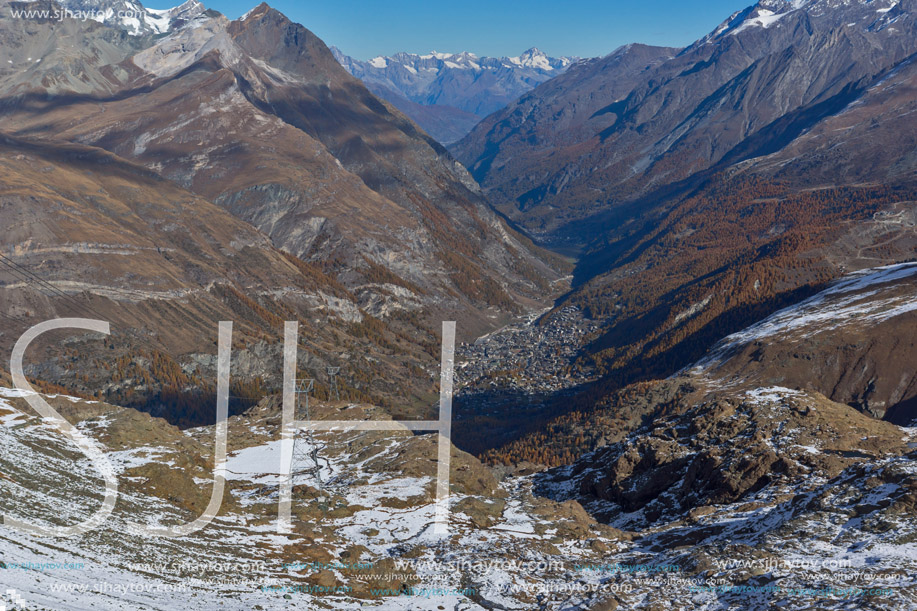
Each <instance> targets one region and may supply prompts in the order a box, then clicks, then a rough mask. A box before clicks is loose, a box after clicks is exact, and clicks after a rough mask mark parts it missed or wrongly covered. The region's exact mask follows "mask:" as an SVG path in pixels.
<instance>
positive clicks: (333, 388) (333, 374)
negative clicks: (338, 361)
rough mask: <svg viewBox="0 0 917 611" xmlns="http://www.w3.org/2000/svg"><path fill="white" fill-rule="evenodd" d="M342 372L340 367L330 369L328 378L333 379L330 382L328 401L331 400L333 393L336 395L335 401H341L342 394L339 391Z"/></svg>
mask: <svg viewBox="0 0 917 611" xmlns="http://www.w3.org/2000/svg"><path fill="white" fill-rule="evenodd" d="M340 370H341V368H340V367H329V368H328V377H329V378H331V381H330V382H329V384H330V388H329V389H328V399H331V395H332V393H333V394H334V400H335V401H340V400H341V393H340V391H339V390H338V372H339V371H340Z"/></svg>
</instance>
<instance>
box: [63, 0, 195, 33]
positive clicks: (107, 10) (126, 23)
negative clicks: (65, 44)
mask: <svg viewBox="0 0 917 611" xmlns="http://www.w3.org/2000/svg"><path fill="white" fill-rule="evenodd" d="M60 4H61V5H62V6H63V7H64V8H65V9H67V10H70V11H72V12H73V13H75V14H77V15H85V16H86V17H87V18H89V19H92V20H93V21H98V22H99V23H104V24H107V25H110V26H114V27H119V28H122V29H124V30H127V32H128V34H131V35H132V36H140V35H144V34H153V35H156V34H166V33H168V32H171V31H172V30H175V29H179V28H182V27H184V26H185V25H187V24H188V23H190V22H192V21H193V20H194V19H195V18H196V17H198V16H200V15H201V14H202V13H204V12H205V11H206V10H207V9H206V7H205V6H204V5H203V4H202V3H200V2H199V1H198V0H187V1H186V2H184V3H183V4H180V5H178V6H175V7H173V8H169V9H151V8H147V7H145V6H143V5H142V4H140V2H137V0H61V2H60Z"/></svg>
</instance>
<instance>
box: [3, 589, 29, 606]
mask: <svg viewBox="0 0 917 611" xmlns="http://www.w3.org/2000/svg"><path fill="white" fill-rule="evenodd" d="M7 603H9V604H10V605H11V606H9V607H7V606H6V605H7ZM7 609H25V599H23V598H22V596H20V595H19V594H18V593H17V592H16V590H12V589H10V590H7V591H6V593H5V594H4V595H3V596H0V611H7Z"/></svg>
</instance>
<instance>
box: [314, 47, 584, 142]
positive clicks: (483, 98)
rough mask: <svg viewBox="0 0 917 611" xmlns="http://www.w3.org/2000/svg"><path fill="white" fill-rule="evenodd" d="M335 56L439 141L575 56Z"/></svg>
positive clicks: (570, 62)
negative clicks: (363, 59)
mask: <svg viewBox="0 0 917 611" xmlns="http://www.w3.org/2000/svg"><path fill="white" fill-rule="evenodd" d="M331 51H332V52H333V53H334V56H335V58H337V60H338V61H339V62H340V63H341V65H342V66H344V68H346V69H347V71H348V72H350V74H352V75H353V76H355V77H357V78H359V79H360V80H361V81H363V83H364V84H365V85H366V86H367V87H368V88H369V90H370V91H372V92H373V93H374V94H376V95H377V96H379V97H380V98H382V99H384V100H387V101H388V102H391V103H392V104H393V105H394V106H395V107H396V108H398V109H399V110H400V111H402V112H403V113H405V114H406V115H408V116H409V117H411V119H413V120H414V121H415V122H416V123H417V124H418V125H420V126H421V127H422V128H424V130H426V131H427V133H429V134H430V135H431V136H433V137H434V138H436V139H437V140H438V141H439V142H442V143H443V144H449V143H452V142H455V141H456V140H459V139H460V138H462V137H463V136H465V134H467V133H468V132H469V131H471V129H472V128H473V127H474V126H475V125H477V123H478V122H479V121H480V120H481V119H483V118H484V117H486V116H487V115H489V114H491V113H493V112H496V111H498V110H500V109H502V108H504V107H505V106H507V105H508V104H510V103H511V102H513V101H515V100H516V99H517V98H518V97H519V96H521V95H522V94H524V93H526V92H528V91H529V90H531V89H532V88H534V87H535V86H537V85H539V84H540V83H543V82H545V81H547V80H549V79H551V78H554V77H555V76H557V75H559V74H562V73H563V72H564V71H566V70H567V69H568V68H569V67H570V66H571V65H573V64H574V63H576V62H577V61H579V58H577V57H559V58H555V57H548V56H547V55H546V54H545V53H543V52H542V51H540V50H538V49H537V48H531V49H528V50H527V51H525V52H524V53H522V54H521V55H519V56H517V57H499V58H496V57H478V56H477V55H475V54H474V53H469V52H464V53H438V52H436V51H433V52H431V53H428V54H425V55H418V54H414V53H396V54H394V55H392V56H379V57H374V58H373V59H371V60H369V61H360V60H357V59H354V58H352V57H349V56H347V55H345V54H344V53H343V52H342V51H341V50H340V49H337V48H335V47H332V48H331Z"/></svg>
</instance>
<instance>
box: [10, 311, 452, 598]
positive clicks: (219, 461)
mask: <svg viewBox="0 0 917 611" xmlns="http://www.w3.org/2000/svg"><path fill="white" fill-rule="evenodd" d="M55 329H84V330H86V331H94V332H96V333H101V334H103V335H108V334H109V333H110V327H109V323H108V322H106V321H102V320H93V319H89V318H60V319H56V320H49V321H45V322H42V323H39V324H37V325H35V326H33V327H32V328H30V329H28V330H27V331H26V332H25V333H23V334H22V336H21V337H20V338H19V340H18V341H17V342H16V345H15V346H13V353H12V356H11V357H10V372H11V373H12V377H13V385H14V386H15V387H16V389H17V390H19V391H21V392H22V394H23V398H24V399H25V400H26V402H28V404H29V405H30V406H31V407H32V409H34V410H35V411H36V412H37V413H38V414H39V415H40V416H42V418H44V421H45V423H46V424H49V425H50V426H52V427H53V428H55V429H57V431H58V432H59V433H61V434H62V435H63V436H64V437H66V438H67V439H69V440H70V441H71V442H72V443H73V444H74V445H75V446H76V447H77V448H79V450H80V452H82V453H83V455H85V456H86V457H87V458H88V459H89V460H90V462H92V464H93V466H94V467H95V469H96V470H97V471H98V472H99V473H101V474H102V477H103V479H104V480H105V498H104V500H103V502H102V506H101V507H99V508H98V509H97V510H96V512H95V513H94V514H93V515H92V516H91V517H89V518H88V519H87V520H84V521H83V522H81V523H79V524H75V525H72V526H50V527H46V526H39V525H37V524H30V523H27V522H22V521H20V520H17V519H15V518H11V517H9V516H2V517H0V523H2V524H3V525H4V526H8V527H10V528H13V529H16V530H20V531H23V532H27V533H30V534H33V535H37V536H40V537H70V536H74V535H81V534H84V533H87V532H89V531H92V530H96V529H98V528H100V527H101V526H102V525H103V524H104V523H105V521H106V520H107V519H108V517H109V516H110V515H111V513H112V511H113V510H114V508H115V503H116V501H117V499H118V479H117V477H116V476H115V470H114V468H113V467H112V465H111V462H110V461H109V460H108V457H107V456H106V455H105V452H104V450H103V448H102V446H100V445H99V444H98V443H97V442H96V441H95V440H94V439H92V438H91V437H89V436H87V435H85V434H84V433H83V432H82V431H81V430H79V429H78V428H77V427H75V426H73V425H72V424H70V423H69V422H67V421H66V420H65V419H64V418H63V416H61V415H60V414H59V413H58V412H57V411H55V410H54V408H53V407H51V406H50V405H49V404H48V402H47V401H45V400H44V398H43V397H42V396H41V395H39V394H38V393H37V392H35V390H34V389H33V388H32V386H31V385H30V384H29V382H28V380H27V379H26V376H25V373H24V371H23V364H22V362H23V358H24V356H25V351H26V349H27V348H28V347H29V344H31V343H32V342H33V341H34V340H35V339H36V338H38V337H39V336H41V335H42V334H44V333H47V332H48V331H52V330H55ZM298 335H299V323H298V322H296V321H290V322H286V323H285V325H284V350H283V419H282V422H283V424H282V427H281V451H280V454H281V457H280V473H281V474H282V478H283V480H282V482H281V485H280V495H279V501H278V509H277V532H278V534H288V533H290V532H292V508H291V505H292V490H293V474H292V466H293V465H292V463H293V443H294V439H295V436H296V431H297V430H306V429H310V430H313V431H316V430H322V431H333V430H349V431H353V430H360V431H397V430H404V429H405V428H407V429H409V430H412V431H436V432H437V433H438V444H437V450H438V451H437V463H438V464H437V472H436V505H435V516H434V520H433V532H434V534H436V535H442V536H445V535H448V534H449V506H448V500H449V463H450V457H451V451H450V450H451V445H452V444H451V437H452V387H453V372H454V370H455V322H453V321H446V322H443V339H442V361H441V367H440V399H439V419H438V420H395V421H391V420H390V421H376V420H368V421H367V420H358V421H353V420H319V421H297V420H296V419H295V409H296V392H295V385H296V353H297V346H298V343H299V342H298ZM231 346H232V322H231V321H222V322H220V323H219V340H218V348H217V406H216V415H217V417H216V426H215V427H214V446H215V447H214V467H213V487H212V488H211V493H210V501H209V503H208V505H207V507H206V509H205V510H204V512H203V513H202V514H201V515H200V516H199V517H198V518H197V519H195V520H194V521H192V522H188V523H186V524H182V525H179V526H170V527H162V528H160V527H152V526H149V525H147V524H140V523H136V522H129V523H128V528H129V529H130V530H131V531H132V532H133V533H135V534H138V535H141V536H152V537H167V538H175V537H183V536H186V535H190V534H192V533H195V532H197V531H199V530H201V529H202V528H204V527H206V526H207V525H208V524H210V522H212V521H213V519H214V518H215V517H216V515H217V513H218V512H219V510H220V506H221V505H222V502H223V492H224V490H225V488H226V437H227V419H228V417H229V366H230V356H231V355H230V352H231ZM0 611H4V610H3V609H0Z"/></svg>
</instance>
